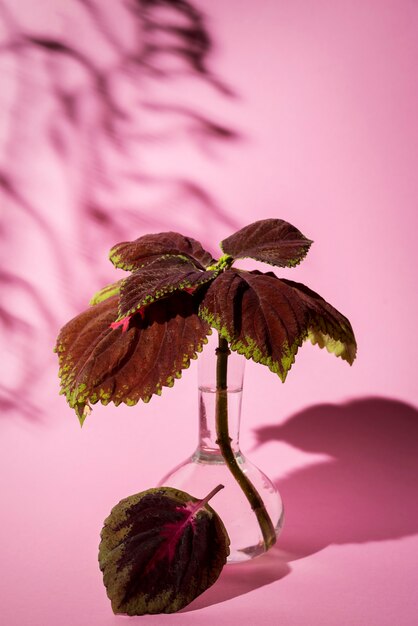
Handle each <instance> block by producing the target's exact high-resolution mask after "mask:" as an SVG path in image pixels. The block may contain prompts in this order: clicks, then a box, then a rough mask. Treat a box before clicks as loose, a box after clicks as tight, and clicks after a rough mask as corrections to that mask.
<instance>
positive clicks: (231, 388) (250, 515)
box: [159, 341, 284, 563]
mask: <svg viewBox="0 0 418 626" xmlns="http://www.w3.org/2000/svg"><path fill="white" fill-rule="evenodd" d="M244 364H245V359H244V357H242V356H239V355H236V354H231V355H230V357H228V387H227V392H226V393H227V405H228V431H229V438H230V441H231V447H232V450H233V453H234V457H235V459H236V462H237V464H238V466H239V467H240V469H241V470H242V472H243V473H244V474H245V475H246V476H247V478H248V479H249V480H250V481H251V483H252V485H253V486H254V487H255V489H256V490H257V492H258V493H259V495H260V496H261V498H262V500H263V503H264V506H265V508H266V510H267V513H268V514H269V516H270V519H271V521H272V524H273V526H274V529H275V532H276V536H278V535H279V533H280V530H281V528H282V525H283V517H284V510H283V503H282V500H281V497H280V495H279V493H278V491H277V489H276V488H275V486H274V485H273V483H272V482H271V480H270V479H269V478H268V477H267V476H266V475H265V474H264V473H263V472H262V471H261V470H260V469H258V468H257V467H256V466H255V465H254V464H253V463H251V462H250V461H249V460H248V459H247V458H246V457H245V456H244V454H243V453H242V452H241V451H240V448H239V429H240V417H241V400H242V389H243V373H244ZM214 368H215V371H216V356H215V349H214V344H213V341H210V342H209V345H208V346H206V347H205V351H204V353H203V355H201V360H200V362H199V437H198V445H197V448H196V450H195V451H194V453H193V454H192V455H191V456H190V457H189V458H187V459H186V460H185V461H184V462H183V463H181V464H180V465H178V466H177V467H176V468H174V469H173V470H172V471H171V472H169V473H168V474H167V475H166V476H164V478H163V479H162V480H161V481H160V483H159V484H160V486H163V485H164V486H167V487H174V488H177V489H181V490H182V491H186V492H187V493H189V494H190V495H192V496H194V497H196V498H204V497H205V496H206V495H207V494H208V493H209V492H210V491H211V490H212V489H213V488H214V487H216V486H217V485H219V484H221V485H223V486H224V489H221V490H220V491H219V492H218V493H217V494H216V495H215V496H214V498H213V499H212V500H211V502H210V505H211V506H212V507H213V509H214V510H215V511H216V512H217V513H218V515H219V516H220V517H221V519H222V521H223V523H224V525H225V527H226V530H227V532H228V535H229V537H230V540H231V545H230V555H229V557H228V562H230V563H237V562H242V561H246V560H249V559H252V558H254V557H256V556H259V555H260V554H262V553H263V552H265V547H264V541H263V535H262V531H261V529H260V526H259V523H258V521H257V517H256V515H255V513H254V512H253V510H252V509H251V506H250V503H249V501H248V499H247V497H246V495H245V494H244V492H243V490H242V489H241V487H240V486H239V484H238V483H237V481H236V479H235V477H234V476H233V475H232V473H231V471H230V469H229V467H228V466H227V464H226V463H225V460H224V458H223V456H222V454H221V451H220V449H219V446H218V444H217V434H216V406H217V391H216V382H214V374H213V371H214Z"/></svg>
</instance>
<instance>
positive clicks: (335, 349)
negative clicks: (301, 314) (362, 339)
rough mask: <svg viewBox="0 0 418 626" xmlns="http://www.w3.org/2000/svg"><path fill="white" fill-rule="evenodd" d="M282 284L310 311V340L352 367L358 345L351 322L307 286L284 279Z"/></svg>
mask: <svg viewBox="0 0 418 626" xmlns="http://www.w3.org/2000/svg"><path fill="white" fill-rule="evenodd" d="M281 281H282V283H284V284H285V285H287V286H288V287H290V288H291V289H293V291H294V293H297V294H298V296H299V298H300V299H301V300H302V302H303V306H304V308H305V309H306V310H307V311H308V314H309V318H310V322H309V326H308V336H307V339H309V340H310V341H311V343H313V344H314V345H315V344H317V345H318V346H319V347H320V348H326V349H327V350H328V352H331V353H333V354H335V355H336V356H339V357H341V358H342V359H343V360H344V361H347V363H349V364H350V365H352V364H353V361H354V359H355V358H356V354H357V343H356V339H355V337H354V332H353V329H352V327H351V324H350V322H349V320H348V319H347V318H346V317H345V316H344V315H343V314H342V313H340V312H339V311H337V310H336V309H335V308H334V307H333V306H331V305H330V304H328V302H326V301H325V300H324V299H323V298H321V296H320V295H319V294H317V293H315V291H312V289H309V288H308V287H306V285H303V284H302V283H295V282H294V281H293V280H286V279H284V278H282V279H281Z"/></svg>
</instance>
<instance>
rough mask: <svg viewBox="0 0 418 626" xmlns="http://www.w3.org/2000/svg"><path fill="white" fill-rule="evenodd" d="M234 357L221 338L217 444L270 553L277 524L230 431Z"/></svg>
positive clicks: (217, 365)
mask: <svg viewBox="0 0 418 626" xmlns="http://www.w3.org/2000/svg"><path fill="white" fill-rule="evenodd" d="M229 354H230V350H229V346H228V342H227V340H226V339H224V338H223V337H221V336H220V335H219V345H218V348H217V349H216V356H217V359H216V436H217V444H218V446H219V448H220V450H221V453H222V456H223V458H224V460H225V463H226V465H227V467H228V468H229V470H230V472H231V473H232V475H233V476H234V478H235V480H236V481H237V483H238V484H239V486H240V487H241V489H242V491H243V492H244V494H245V496H246V497H247V500H248V502H249V503H250V505H251V508H252V510H253V511H254V513H255V515H256V517H257V520H258V523H259V525H260V529H261V532H262V534H263V540H264V548H265V550H266V551H267V550H268V549H269V548H271V547H272V546H273V545H274V544H275V543H276V533H275V530H274V526H273V523H272V521H271V519H270V516H269V514H268V513H267V510H266V507H265V506H264V502H263V500H262V499H261V497H260V494H259V493H258V491H257V490H256V488H255V487H254V485H253V484H252V482H251V481H250V480H249V479H248V478H247V476H246V475H245V474H244V473H243V471H242V470H241V468H240V466H239V465H238V463H237V460H236V458H235V454H234V452H233V450H232V447H231V438H230V436H229V431H228V382H227V381H228V356H229Z"/></svg>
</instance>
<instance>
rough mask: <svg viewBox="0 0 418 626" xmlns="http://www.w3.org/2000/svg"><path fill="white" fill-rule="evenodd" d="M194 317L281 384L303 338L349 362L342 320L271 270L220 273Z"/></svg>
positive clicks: (349, 340)
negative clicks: (268, 370)
mask: <svg viewBox="0 0 418 626" xmlns="http://www.w3.org/2000/svg"><path fill="white" fill-rule="evenodd" d="M199 314H200V315H201V317H202V318H203V319H205V320H206V321H207V322H208V323H209V324H210V325H211V326H213V327H214V328H216V329H217V330H218V331H219V333H220V334H221V335H222V336H223V337H225V338H226V339H227V340H228V342H229V343H230V347H231V349H232V350H234V351H236V352H238V353H239V354H243V355H244V356H245V357H247V358H248V359H252V360H253V361H255V362H257V363H263V364H264V365H267V366H268V367H269V369H270V370H271V371H272V372H275V373H276V374H278V375H279V376H280V378H281V380H282V381H283V382H284V380H285V379H286V376H287V372H288V371H289V369H290V368H291V366H292V364H293V362H294V360H295V355H296V353H297V351H298V348H299V346H300V345H301V344H302V342H303V341H304V340H305V339H310V340H311V341H312V342H313V343H317V344H318V345H319V346H320V347H324V346H326V347H327V349H328V350H329V351H331V352H333V353H334V354H336V355H337V356H340V357H341V358H342V359H344V360H346V361H348V363H350V364H351V363H352V362H353V360H354V358H355V354H356V341H355V338H354V334H353V330H352V328H351V325H350V322H349V321H348V319H347V318H346V317H344V316H343V315H342V314H341V313H339V312H338V311H337V310H336V309H334V307H332V306H331V305H330V304H328V303H327V302H326V301H325V300H324V299H323V298H321V296H319V295H318V294H317V293H315V292H313V291H311V290H310V289H308V288H307V287H305V286H304V285H301V284H299V283H295V282H292V281H289V280H281V279H279V278H277V277H276V276H275V275H274V274H273V273H272V272H269V273H267V274H262V273H261V272H257V271H255V272H245V271H244V270H236V269H231V270H228V271H226V272H224V273H223V274H221V275H220V276H218V278H217V279H216V280H215V281H214V282H213V283H212V284H211V285H210V286H209V288H208V290H207V292H206V294H205V296H204V298H203V300H202V304H201V307H200V310H199Z"/></svg>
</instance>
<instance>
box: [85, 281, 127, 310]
mask: <svg viewBox="0 0 418 626" xmlns="http://www.w3.org/2000/svg"><path fill="white" fill-rule="evenodd" d="M122 282H123V280H122V279H121V280H118V281H117V282H116V283H112V284H111V285H106V287H103V289H100V291H97V292H96V293H95V294H94V296H93V297H92V299H91V300H90V302H89V304H90V306H93V305H94V304H99V302H103V300H107V298H111V297H112V296H116V295H117V294H118V293H119V292H120V287H121V285H122Z"/></svg>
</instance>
